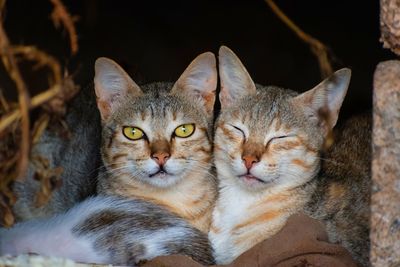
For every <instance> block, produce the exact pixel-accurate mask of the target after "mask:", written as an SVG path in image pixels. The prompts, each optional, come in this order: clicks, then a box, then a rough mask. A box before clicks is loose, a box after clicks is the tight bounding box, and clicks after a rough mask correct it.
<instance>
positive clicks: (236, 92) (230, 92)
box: [218, 46, 256, 109]
mask: <svg viewBox="0 0 400 267" xmlns="http://www.w3.org/2000/svg"><path fill="white" fill-rule="evenodd" d="M218 60H219V77H220V81H221V92H220V93H219V101H220V102H221V108H222V109H224V108H227V107H229V106H231V105H232V104H233V103H234V102H235V101H236V100H238V99H240V98H242V97H244V96H246V95H248V94H254V93H255V92H256V86H255V84H254V82H253V80H252V79H251V77H250V75H249V73H248V72H247V70H246V68H245V67H244V66H243V64H242V62H240V59H239V58H238V57H237V56H236V55H235V53H233V52H232V50H230V49H229V48H228V47H226V46H221V48H220V49H219V53H218Z"/></svg>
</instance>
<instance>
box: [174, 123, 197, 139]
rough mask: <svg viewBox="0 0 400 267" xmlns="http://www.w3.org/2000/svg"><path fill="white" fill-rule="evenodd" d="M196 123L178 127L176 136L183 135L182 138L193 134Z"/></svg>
mask: <svg viewBox="0 0 400 267" xmlns="http://www.w3.org/2000/svg"><path fill="white" fill-rule="evenodd" d="M194 129H195V127H194V124H193V123H190V124H182V125H179V126H178V127H176V129H175V136H178V137H181V138H186V137H189V136H191V135H192V134H193V133H194Z"/></svg>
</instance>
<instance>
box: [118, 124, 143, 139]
mask: <svg viewBox="0 0 400 267" xmlns="http://www.w3.org/2000/svg"><path fill="white" fill-rule="evenodd" d="M122 132H123V134H124V136H125V137H126V138H128V139H130V140H139V139H142V138H143V137H144V133H143V131H142V130H140V129H139V128H137V127H131V126H124V128H123V131H122Z"/></svg>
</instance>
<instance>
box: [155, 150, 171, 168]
mask: <svg viewBox="0 0 400 267" xmlns="http://www.w3.org/2000/svg"><path fill="white" fill-rule="evenodd" d="M151 157H152V158H153V159H154V160H155V161H156V162H157V163H158V165H160V166H163V165H164V164H165V162H167V160H168V159H169V157H170V155H169V153H168V152H164V151H162V152H155V153H153V155H151Z"/></svg>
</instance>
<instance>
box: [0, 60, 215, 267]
mask: <svg viewBox="0 0 400 267" xmlns="http://www.w3.org/2000/svg"><path fill="white" fill-rule="evenodd" d="M215 65H216V62H215V56H214V55H213V54H212V53H204V54H201V55H200V56H198V57H197V58H196V59H195V60H194V61H193V62H192V63H191V64H190V65H189V67H188V68H187V69H186V70H185V72H184V73H183V74H182V75H181V77H180V78H179V79H178V81H177V82H176V83H175V84H171V83H152V84H148V85H145V86H143V87H142V88H140V87H139V86H138V85H137V84H136V83H135V82H134V81H133V80H132V79H131V78H130V77H129V76H128V75H127V74H126V73H125V71H124V70H123V69H122V68H121V67H120V66H119V65H118V64H116V63H115V62H114V61H112V60H110V59H107V58H99V59H98V60H97V61H96V63H95V79H94V81H95V92H96V96H97V106H98V109H99V111H100V115H101V120H102V143H101V155H102V160H103V164H104V167H103V168H101V174H100V176H99V180H98V193H99V196H96V197H91V198H88V199H86V200H84V201H83V202H82V203H79V204H77V205H76V206H74V207H73V208H72V209H71V210H69V211H67V212H66V213H61V214H58V215H55V216H53V217H51V218H48V219H46V218H42V219H36V220H32V221H28V222H22V223H19V224H16V226H15V227H13V228H11V229H0V255H3V254H11V255H18V254H21V253H38V254H42V255H51V256H61V257H66V258H70V259H73V260H76V261H79V262H87V263H108V264H129V265H131V264H137V263H139V262H141V261H143V260H149V259H151V258H154V257H156V256H160V255H169V254H179V253H180V254H185V255H188V256H191V257H192V258H193V259H195V260H197V261H199V262H202V263H204V264H211V263H213V257H212V253H211V251H212V250H211V247H210V244H209V241H208V239H207V232H208V229H209V226H210V221H211V212H212V207H213V204H214V202H215V198H216V193H217V191H216V181H215V177H214V175H213V173H212V161H211V159H212V155H211V154H212V151H211V147H212V145H211V142H212V126H211V125H212V122H213V108H214V100H215V91H216V86H217V70H216V66H215ZM142 89H143V90H142Z"/></svg>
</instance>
